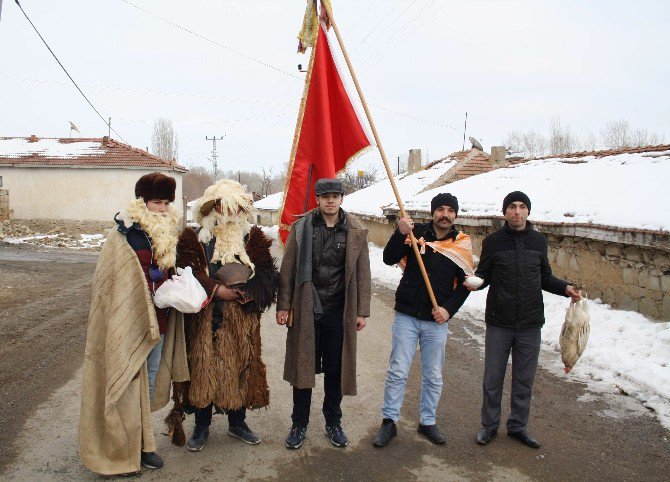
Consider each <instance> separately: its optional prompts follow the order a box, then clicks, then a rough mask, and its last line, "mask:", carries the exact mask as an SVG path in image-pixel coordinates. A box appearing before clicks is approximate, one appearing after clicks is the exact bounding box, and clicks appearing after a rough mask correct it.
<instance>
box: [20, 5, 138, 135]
mask: <svg viewBox="0 0 670 482" xmlns="http://www.w3.org/2000/svg"><path fill="white" fill-rule="evenodd" d="M14 1H15V2H16V4H17V5H18V6H19V8H20V9H21V12H22V13H23V16H24V17H26V20H28V22H29V23H30V25H31V26H32V27H33V29H34V30H35V32H36V33H37V35H38V36H39V38H40V40H42V43H44V45H45V46H46V48H47V49H49V52H51V55H53V58H54V59H56V62H58V65H60V67H61V69H63V72H65V74H66V75H67V76H68V78H69V79H70V80H71V81H72V83H73V84H74V86H75V87H76V88H77V90H78V91H79V93H80V94H81V95H82V97H84V99H86V102H88V105H90V106H91V108H92V109H93V110H94V111H95V113H96V114H98V117H100V119H102V122H104V123H105V125H106V126H107V127H108V128H109V129H110V130H111V131H112V132H114V133H115V134H116V135H117V136H119V138H120V139H121V140H122V141H123V142H125V143H126V144H127V143H128V142H127V141H126V140H125V139H124V138H123V136H121V134H119V133H118V132H117V131H116V130H115V129H114V128H113V127H112V126H111V122H107V121H106V120H105V118H104V117H103V116H102V114H100V112H99V111H98V109H96V108H95V106H94V105H93V103H92V102H91V101H90V100H89V99H88V97H86V94H84V91H82V90H81V89H80V88H79V86H78V85H77V83H76V82H75V81H74V79H73V78H72V76H71V75H70V73H69V72H68V71H67V69H66V68H65V66H64V65H63V63H62V62H61V61H60V60H58V57H56V54H55V53H54V51H53V50H51V47H49V44H48V43H47V41H46V40H44V37H42V34H41V33H40V32H39V30H37V27H35V24H34V23H33V22H32V20H30V17H28V14H27V13H26V12H25V10H23V7H22V6H21V4H20V3H19V0H14Z"/></svg>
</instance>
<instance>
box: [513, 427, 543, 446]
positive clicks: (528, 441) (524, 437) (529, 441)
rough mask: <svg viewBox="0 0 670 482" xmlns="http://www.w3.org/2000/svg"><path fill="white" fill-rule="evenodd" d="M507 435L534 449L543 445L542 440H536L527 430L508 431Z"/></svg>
mask: <svg viewBox="0 0 670 482" xmlns="http://www.w3.org/2000/svg"><path fill="white" fill-rule="evenodd" d="M507 435H509V436H510V437H512V438H515V439H517V440H518V441H519V442H521V443H522V444H524V445H525V446H526V447H530V448H532V449H539V448H540V447H541V446H542V445H540V442H538V441H537V440H535V439H534V438H533V437H532V436H531V435H530V434H529V433H528V432H526V431H525V430H521V431H520V432H507Z"/></svg>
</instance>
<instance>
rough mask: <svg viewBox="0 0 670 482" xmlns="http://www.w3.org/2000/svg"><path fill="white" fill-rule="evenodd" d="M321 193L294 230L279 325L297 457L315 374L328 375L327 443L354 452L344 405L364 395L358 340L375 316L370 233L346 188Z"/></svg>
mask: <svg viewBox="0 0 670 482" xmlns="http://www.w3.org/2000/svg"><path fill="white" fill-rule="evenodd" d="M314 191H315V192H316V196H317V203H318V207H317V208H316V209H313V210H312V211H310V212H309V213H307V214H306V215H305V216H304V217H302V218H301V219H299V220H298V221H296V222H295V223H293V225H292V226H291V232H290V234H289V237H288V240H287V242H286V250H285V252H284V256H283V258H282V264H281V269H280V285H279V294H278V298H277V323H278V324H280V325H286V324H287V322H288V325H290V326H289V328H288V332H287V336H286V356H285V361H284V379H285V380H286V381H288V382H290V383H291V385H292V386H293V413H292V415H291V419H292V421H293V424H292V427H291V431H290V432H289V435H288V437H287V438H286V447H287V448H289V449H294V450H295V449H299V448H300V447H301V446H302V445H303V442H304V440H305V438H306V434H307V425H308V423H309V412H310V405H311V401H312V387H314V385H315V377H314V375H315V373H323V374H324V392H325V394H324V395H325V396H324V400H323V416H324V418H325V419H326V435H327V436H328V438H329V439H330V442H331V444H333V445H334V446H335V447H346V446H347V445H348V443H349V441H348V439H347V437H346V435H345V434H344V431H343V430H342V426H341V424H340V423H341V419H342V409H341V408H340V404H341V402H342V396H343V395H355V394H356V338H357V332H358V331H361V330H362V329H363V328H365V318H366V317H368V316H370V259H369V254H368V240H367V229H366V228H365V226H364V225H363V223H362V222H361V221H360V220H358V219H357V218H356V217H354V216H352V215H351V214H348V213H346V212H345V211H344V210H343V209H342V208H341V207H340V206H341V204H342V196H343V194H344V186H343V185H342V181H340V180H339V179H319V180H318V181H317V182H316V184H315V185H314ZM290 314H292V323H291V322H289V320H288V318H289V315H290Z"/></svg>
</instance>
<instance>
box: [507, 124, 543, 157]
mask: <svg viewBox="0 0 670 482" xmlns="http://www.w3.org/2000/svg"><path fill="white" fill-rule="evenodd" d="M504 144H505V147H507V149H509V151H510V152H513V153H516V154H521V155H523V156H524V157H539V156H542V155H544V154H545V153H546V151H547V140H546V139H545V138H544V136H543V135H542V134H540V133H539V132H537V131H533V130H531V131H526V132H522V131H511V132H509V133H508V134H507V137H506V138H505V141H504Z"/></svg>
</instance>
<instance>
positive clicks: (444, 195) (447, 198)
mask: <svg viewBox="0 0 670 482" xmlns="http://www.w3.org/2000/svg"><path fill="white" fill-rule="evenodd" d="M440 206H449V207H451V208H454V211H456V214H458V198H457V197H456V196H453V195H452V194H450V193H448V192H441V193H440V194H438V195H437V196H435V197H434V198H433V199H432V200H431V201H430V215H431V216H432V215H433V213H434V212H435V210H436V209H437V208H439V207H440Z"/></svg>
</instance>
